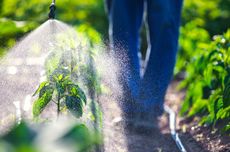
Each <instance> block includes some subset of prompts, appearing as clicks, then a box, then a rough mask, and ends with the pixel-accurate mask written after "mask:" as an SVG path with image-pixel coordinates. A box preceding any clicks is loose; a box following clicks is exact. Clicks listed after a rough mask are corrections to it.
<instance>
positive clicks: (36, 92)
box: [33, 81, 48, 96]
mask: <svg viewBox="0 0 230 152" xmlns="http://www.w3.org/2000/svg"><path fill="white" fill-rule="evenodd" d="M47 84H48V82H47V81H44V82H42V83H41V84H40V85H39V87H38V89H37V90H36V91H35V92H34V94H33V96H35V95H36V94H38V93H39V92H40V91H41V89H43V87H45V86H46V85H47Z"/></svg>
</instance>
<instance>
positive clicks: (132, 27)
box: [109, 0, 144, 111]
mask: <svg viewBox="0 0 230 152" xmlns="http://www.w3.org/2000/svg"><path fill="white" fill-rule="evenodd" d="M143 7H144V0H113V1H112V4H111V9H110V16H109V20H110V31H109V32H110V42H111V46H112V49H113V51H114V52H115V55H116V57H119V58H124V56H126V58H125V59H124V61H123V62H124V63H125V66H124V67H122V70H121V77H120V81H121V82H122V85H123V88H124V92H125V94H124V97H125V100H126V99H127V98H130V100H132V99H133V98H137V97H138V92H139V81H140V65H139V58H138V51H139V30H140V27H141V24H142V17H143ZM127 73H128V74H127ZM126 101H127V100H126ZM126 101H124V103H123V104H124V106H123V108H124V109H123V110H125V111H126V110H127V111H129V110H130V107H129V105H126ZM127 103H128V102H127ZM131 110H133V109H131Z"/></svg>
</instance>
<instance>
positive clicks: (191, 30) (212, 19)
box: [0, 0, 230, 129]
mask: <svg viewBox="0 0 230 152" xmlns="http://www.w3.org/2000/svg"><path fill="white" fill-rule="evenodd" d="M49 5H50V1H47V0H0V56H1V55H3V54H4V53H6V50H7V49H8V48H9V47H11V46H12V45H14V44H15V41H16V40H18V39H19V38H21V37H22V36H24V35H25V34H26V33H28V32H30V31H31V30H33V29H34V28H36V27H37V26H39V25H40V24H41V23H43V22H45V21H46V20H47V14H48V11H49V10H48V6H49ZM57 8H58V9H57V18H58V19H60V20H62V21H64V22H67V23H69V24H71V25H72V26H74V27H76V29H77V30H78V31H80V32H82V33H84V34H85V35H86V36H88V37H89V38H90V39H91V41H92V44H93V43H97V42H98V41H100V36H102V37H105V38H106V37H107V29H108V24H107V19H106V14H105V11H104V6H103V1H102V0H84V1H80V0H78V1H77V0H76V1H74V0H72V1H71V0H60V1H57ZM229 27H230V0H184V7H183V12H182V27H181V35H180V47H179V52H178V60H177V63H176V68H175V77H176V78H177V77H178V76H181V75H182V78H183V79H184V81H182V83H181V88H187V95H186V97H185V102H184V106H183V108H182V112H181V113H182V114H187V115H188V116H193V115H196V114H199V115H200V116H201V117H203V119H202V122H203V123H209V124H216V122H218V121H220V120H223V121H224V124H225V125H224V128H225V129H226V128H230V127H229V113H230V112H229V109H230V107H229V101H228V100H227V99H228V95H229V92H228V87H229V82H228V77H229V59H226V58H228V54H229V31H228V32H227V33H226V34H224V35H223V36H218V37H216V36H215V35H221V34H223V33H225V32H226V31H227V29H228V28H229ZM213 36H215V39H214V41H212V39H213ZM223 41H224V42H223ZM214 52H215V53H214ZM210 56H212V57H210ZM226 90H227V91H226ZM226 96H227V97H226ZM223 112H226V113H225V114H223ZM220 113H222V114H220Z"/></svg>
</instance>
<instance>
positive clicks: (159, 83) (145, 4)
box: [107, 0, 183, 111]
mask: <svg viewBox="0 0 230 152" xmlns="http://www.w3.org/2000/svg"><path fill="white" fill-rule="evenodd" d="M182 1H183V0H107V4H108V5H107V6H108V7H107V8H108V14H109V24H110V29H109V34H110V43H111V46H112V49H113V50H114V52H115V54H118V56H119V57H121V56H122V55H124V56H127V59H126V61H125V63H126V64H125V68H123V71H122V78H121V81H122V84H123V86H124V88H125V92H126V93H127V94H128V95H129V96H130V98H131V99H133V100H134V101H135V102H136V103H137V104H138V108H137V109H138V110H141V111H150V110H151V109H152V108H153V107H154V106H158V107H159V106H160V107H163V103H164V97H165V93H166V90H167V87H168V85H169V83H170V80H171V78H172V75H173V69H174V65H175V60H176V54H177V47H178V35H179V26H180V14H181V8H182ZM144 8H146V9H144ZM144 10H146V11H147V25H148V31H147V34H148V37H149V41H148V51H147V56H146V60H145V65H146V67H145V72H144V74H143V76H141V75H140V61H139V56H138V52H139V51H140V45H139V44H140V43H139V42H140V28H141V26H142V22H143V14H144ZM127 71H128V73H129V74H126V73H127ZM132 110H133V109H132Z"/></svg>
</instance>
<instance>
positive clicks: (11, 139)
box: [0, 121, 101, 152]
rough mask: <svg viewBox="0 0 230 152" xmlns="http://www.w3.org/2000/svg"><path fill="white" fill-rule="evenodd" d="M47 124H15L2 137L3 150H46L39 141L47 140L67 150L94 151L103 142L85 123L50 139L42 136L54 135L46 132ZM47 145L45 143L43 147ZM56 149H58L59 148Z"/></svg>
mask: <svg viewBox="0 0 230 152" xmlns="http://www.w3.org/2000/svg"><path fill="white" fill-rule="evenodd" d="M46 127H47V126H46V125H43V124H40V125H37V124H33V125H29V124H28V123H26V122H24V121H22V122H21V123H20V124H17V125H15V126H14V127H13V128H12V129H11V130H10V131H9V132H8V133H6V134H5V135H3V136H1V137H0V150H1V152H41V151H44V149H42V147H41V146H39V144H40V143H39V141H46V142H48V145H50V144H53V145H54V148H55V146H56V147H57V149H60V148H62V150H63V149H64V150H65V151H68V152H70V151H73V150H74V151H76V152H86V151H92V150H93V149H94V147H95V146H96V145H100V144H101V137H100V136H98V135H97V134H95V133H93V132H92V131H91V130H90V129H89V128H88V127H87V126H86V125H85V124H82V123H79V124H76V123H75V124H73V125H71V127H69V129H67V130H64V131H61V132H58V131H57V134H58V135H59V136H58V137H57V139H56V137H55V140H53V141H49V140H47V139H45V138H47V137H46V136H41V135H42V134H44V133H46V134H47V133H48V134H47V135H48V136H53V135H52V133H49V132H45V131H44V130H46ZM46 146H47V145H43V148H44V147H46ZM57 149H56V150H57ZM54 150H55V149H54Z"/></svg>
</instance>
